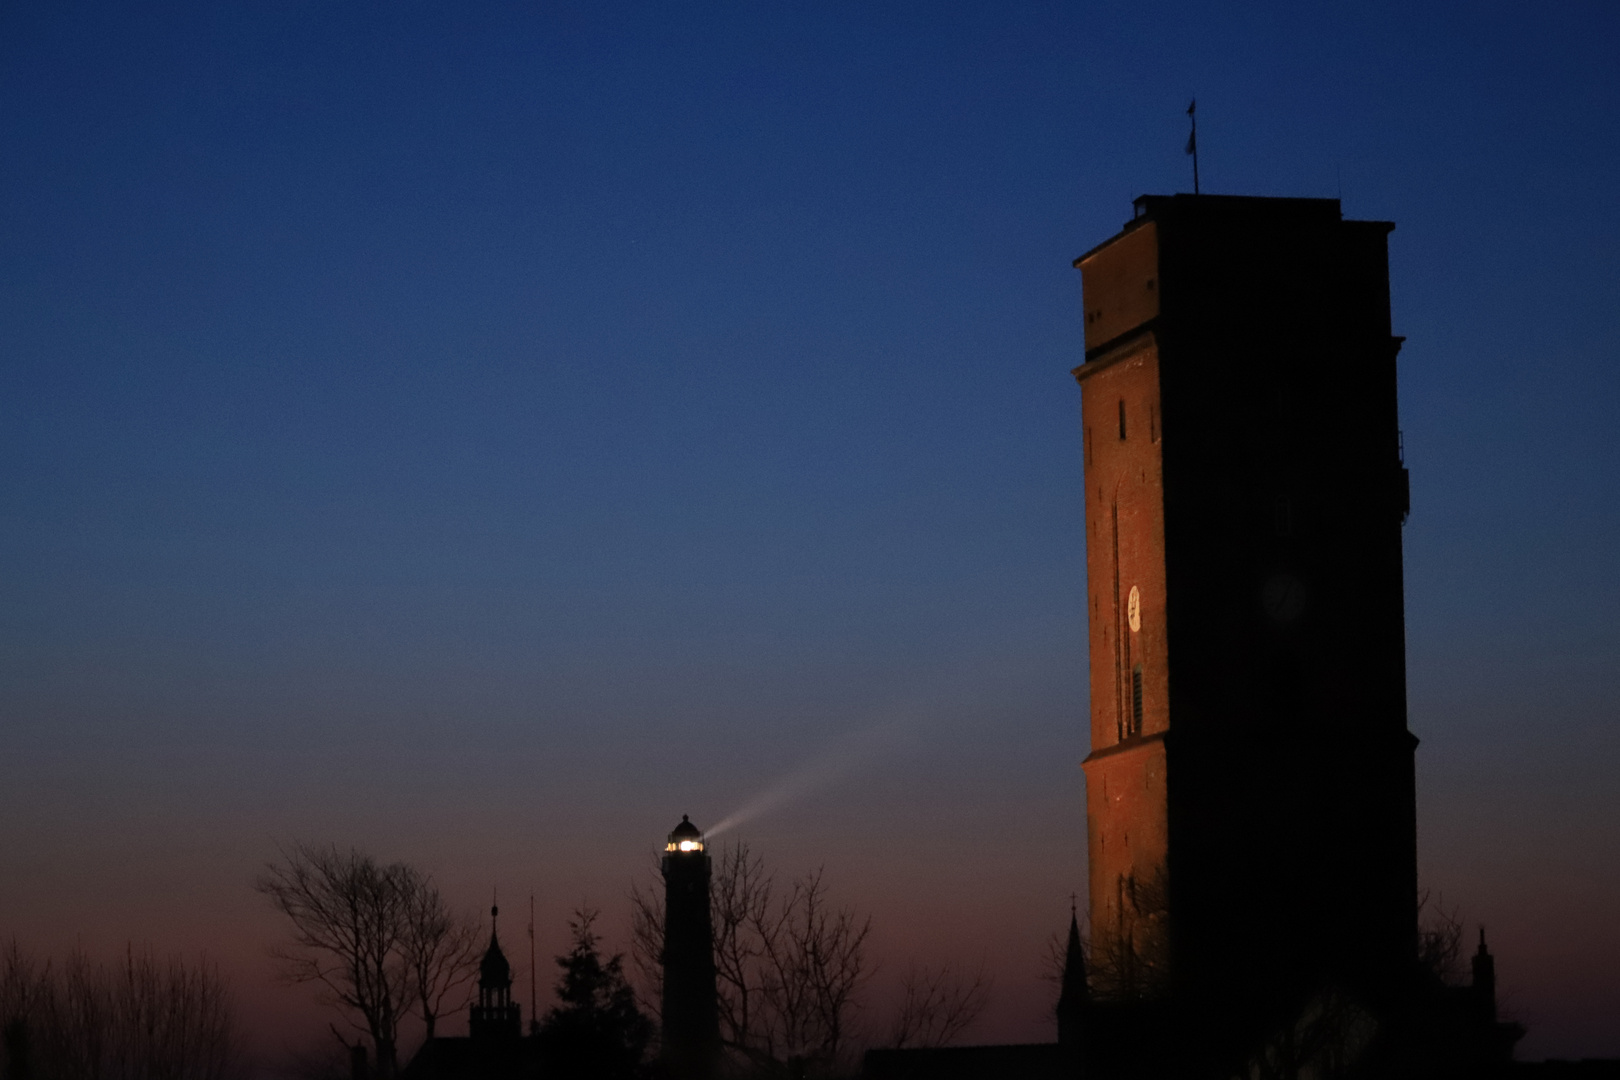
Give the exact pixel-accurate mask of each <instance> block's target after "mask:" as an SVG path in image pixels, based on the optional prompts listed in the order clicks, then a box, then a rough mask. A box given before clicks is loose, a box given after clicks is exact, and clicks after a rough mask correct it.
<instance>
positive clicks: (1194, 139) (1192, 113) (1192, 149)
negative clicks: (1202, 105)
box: [1187, 98, 1198, 195]
mask: <svg viewBox="0 0 1620 1080" xmlns="http://www.w3.org/2000/svg"><path fill="white" fill-rule="evenodd" d="M1187 116H1188V117H1190V118H1191V119H1192V134H1191V135H1189V136H1188V137H1187V153H1189V154H1191V155H1192V159H1193V194H1194V195H1197V194H1198V99H1197V98H1193V99H1192V104H1191V105H1188V106H1187Z"/></svg>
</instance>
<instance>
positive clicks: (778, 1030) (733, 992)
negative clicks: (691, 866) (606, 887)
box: [631, 844, 871, 1071]
mask: <svg viewBox="0 0 1620 1080" xmlns="http://www.w3.org/2000/svg"><path fill="white" fill-rule="evenodd" d="M709 888H710V893H709V895H710V901H709V905H710V918H711V920H712V923H713V932H714V952H715V974H716V983H717V989H718V993H719V1013H720V1036H721V1041H722V1042H723V1043H724V1044H725V1045H726V1046H727V1047H728V1048H729V1049H730V1050H731V1051H732V1052H733V1053H735V1054H736V1055H738V1056H739V1057H741V1058H742V1059H743V1061H745V1062H746V1063H748V1064H749V1065H751V1066H753V1067H754V1068H755V1069H756V1070H764V1071H779V1070H780V1069H782V1068H785V1067H786V1065H787V1063H788V1062H789V1061H790V1060H791V1059H800V1060H801V1061H803V1060H813V1061H819V1062H822V1063H824V1064H831V1063H832V1062H834V1061H836V1060H837V1058H838V1056H839V1054H840V1052H841V1051H843V1050H844V1049H846V1047H847V1043H848V1041H849V1035H850V1027H851V1024H852V1022H853V1020H854V1016H855V1013H856V1011H857V1007H858V999H859V994H860V991H861V989H862V988H863V987H864V985H865V983H866V981H867V979H868V976H869V975H870V964H869V963H868V961H867V956H866V939H867V936H868V934H869V933H870V930H871V922H870V920H869V919H867V918H864V917H862V916H860V915H858V914H857V913H856V912H855V911H854V910H853V909H852V908H849V907H844V906H838V905H835V904H834V903H833V902H832V901H831V900H830V898H829V896H828V891H827V887H826V885H825V883H824V882H823V880H822V875H821V871H819V870H817V871H815V872H814V873H812V874H810V875H808V876H806V877H804V878H802V879H800V880H798V881H796V882H794V883H792V885H790V886H789V887H788V888H786V889H780V888H778V887H777V884H776V880H775V877H774V875H773V874H772V873H771V872H770V871H769V870H767V869H766V867H765V865H764V862H763V860H762V859H760V858H759V857H757V856H755V855H753V854H752V853H751V852H750V851H749V849H748V847H747V845H745V844H737V845H733V846H730V847H728V848H726V849H724V850H722V851H721V852H720V853H719V854H718V856H717V857H716V859H715V865H714V872H713V874H712V875H711V877H710V886H709ZM631 907H632V955H633V957H634V960H635V963H636V966H637V968H638V970H639V972H640V974H641V976H642V979H643V983H644V985H645V986H650V987H651V988H652V990H653V991H654V992H653V993H652V994H650V995H649V997H650V998H651V999H652V1000H657V999H658V998H659V996H660V995H659V994H658V992H657V991H658V989H659V986H660V982H659V980H660V979H661V978H662V962H663V948H664V922H663V906H662V903H661V898H660V896H659V894H658V892H657V890H656V889H647V890H643V889H641V888H640V887H637V888H635V889H634V890H632V893H631Z"/></svg>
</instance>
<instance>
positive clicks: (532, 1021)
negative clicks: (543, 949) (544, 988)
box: [529, 893, 540, 1032]
mask: <svg viewBox="0 0 1620 1080" xmlns="http://www.w3.org/2000/svg"><path fill="white" fill-rule="evenodd" d="M537 1000H538V999H537V998H536V997H535V993H534V893H530V894H529V1030H530V1031H531V1032H532V1031H534V1030H535V1029H536V1028H537V1027H539V1025H540V1018H539V1017H538V1016H536V1015H535V1014H534V1010H535V1002H536V1001H537Z"/></svg>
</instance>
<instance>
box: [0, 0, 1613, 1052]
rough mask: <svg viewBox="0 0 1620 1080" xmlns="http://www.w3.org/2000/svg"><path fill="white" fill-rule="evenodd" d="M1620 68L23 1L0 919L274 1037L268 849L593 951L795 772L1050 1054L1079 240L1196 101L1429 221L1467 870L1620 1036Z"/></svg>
mask: <svg viewBox="0 0 1620 1080" xmlns="http://www.w3.org/2000/svg"><path fill="white" fill-rule="evenodd" d="M1216 8H1221V9H1223V10H1225V11H1226V13H1223V14H1216V13H1214V10H1215V9H1216ZM1617 55H1620V9H1617V8H1616V7H1615V6H1614V5H1613V4H1609V3H1588V4H1580V3H1553V4H1541V5H1527V4H1457V5H1439V4H1412V3H1399V4H1340V5H1297V4H1284V3H1275V4H1256V5H1245V6H1243V7H1242V8H1241V9H1234V8H1229V6H1227V5H1210V4H1193V3H1181V4H1175V3H1169V4H1160V5H1144V4H1121V3H1092V4H1078V3H1073V4H1063V3H1025V4H1016V3H998V4H981V5H959V4H943V3H937V2H935V3H927V4H910V5H906V4H887V3H884V4H853V3H850V4H842V3H789V2H781V3H777V2H769V3H764V2H759V3H746V4H744V3H729V2H714V3H689V4H677V3H657V4H601V3H595V4H583V3H580V4H561V3H557V4H553V3H512V4H497V3H488V4H484V3H428V2H410V0H397V2H392V3H375V4H373V3H357V2H347V0H321V2H305V3H295V2H281V3H275V4H270V3H257V4H249V3H207V4H203V3H195V4H188V3H161V4H160V3H154V4H139V5H132V4H115V3H75V2H71V0H63V2H58V3H50V4H35V5H21V4H9V5H6V6H5V8H4V10H3V11H0V935H4V934H10V933H15V934H17V935H18V936H19V937H20V938H21V939H22V940H24V941H25V942H28V943H31V944H32V945H34V946H35V947H36V948H37V949H39V950H56V951H61V950H63V949H66V948H68V947H71V945H72V944H73V943H74V942H75V941H80V942H83V943H84V944H85V945H86V947H88V948H91V949H92V950H110V949H113V948H118V947H122V944H123V942H124V941H126V940H129V939H133V940H135V941H136V942H150V943H151V944H152V945H153V946H154V947H157V948H160V949H176V950H188V951H196V950H201V949H206V950H208V951H209V952H211V953H212V954H213V955H215V956H217V957H220V958H221V960H222V961H223V963H224V964H225V965H226V966H227V967H228V968H229V969H230V971H231V972H232V973H233V977H234V978H235V981H236V985H237V987H238V990H239V993H240V995H241V996H242V998H243V1000H244V1002H245V1003H246V1004H247V1005H249V1006H250V1009H251V1012H252V1023H253V1025H254V1028H255V1030H256V1031H257V1032H258V1033H259V1035H260V1038H261V1040H262V1042H263V1044H264V1045H265V1046H266V1047H268V1048H270V1049H272V1050H273V1049H275V1048H278V1047H280V1046H282V1045H291V1044H293V1043H296V1042H297V1041H298V1040H299V1039H300V1038H302V1037H304V1036H303V1035H302V1034H301V1033H303V1032H305V1031H306V1030H313V1029H317V1028H319V1027H320V1025H321V1024H322V1023H324V1018H321V1019H319V1020H317V1019H316V1017H317V1014H315V1013H314V1012H313V1011H311V1009H310V1008H309V1007H308V1006H307V1005H306V1004H305V1002H306V1000H307V995H306V994H305V993H304V992H303V991H301V990H293V989H287V988H283V987H278V986H276V985H274V984H273V983H272V982H271V980H270V968H269V962H268V961H267V959H266V958H265V955H264V950H265V947H266V945H267V944H268V943H269V942H270V941H272V940H273V939H274V938H275V937H276V935H277V933H278V932H279V927H278V926H277V925H276V923H275V922H274V921H273V919H272V918H271V915H270V913H269V912H268V911H267V910H266V909H265V908H264V905H263V903H262V901H261V900H260V898H258V897H257V896H255V895H254V894H253V893H252V892H251V891H250V889H249V883H250V881H251V879H252V877H253V875H254V873H255V870H256V868H257V867H258V866H259V865H260V864H262V862H263V861H264V860H265V859H266V858H268V857H270V856H271V855H273V854H274V851H275V845H276V844H277V842H278V841H285V840H287V839H289V838H294V837H298V838H307V839H313V840H332V841H337V842H339V843H342V844H350V843H354V844H359V845H362V846H365V847H368V848H370V849H371V850H373V851H375V852H377V853H378V854H380V855H383V856H387V857H401V858H407V859H410V860H412V861H415V862H417V863H418V864H419V865H421V866H423V867H424V868H426V869H429V870H431V871H433V872H434V873H435V874H436V875H438V877H439V878H440V880H441V881H442V882H443V883H444V884H445V886H446V887H447V888H448V889H449V891H450V892H451V893H452V894H453V895H454V896H455V897H456V899H457V900H458V901H459V902H461V903H463V904H465V905H467V906H469V907H472V906H477V905H481V904H485V903H487V898H488V895H489V890H490V888H491V887H492V886H498V887H499V888H500V890H501V895H502V898H503V899H505V900H507V902H508V904H509V908H510V909H513V910H514V912H515V909H516V908H518V907H521V906H522V899H521V898H522V897H524V896H526V895H527V893H528V892H529V891H530V890H531V889H533V890H534V891H535V892H536V893H537V895H538V901H537V902H538V904H539V907H540V909H541V917H540V934H541V949H542V951H543V952H545V951H556V950H557V948H558V947H559V946H560V945H561V935H562V932H563V928H562V919H563V915H564V912H565V911H566V910H567V909H568V908H569V907H570V906H571V905H574V904H577V903H579V902H580V901H581V900H589V901H592V902H594V903H597V904H599V905H601V906H603V907H604V908H605V909H606V910H607V913H608V920H609V923H610V925H612V926H614V927H617V926H619V925H621V924H622V921H623V918H624V913H625V907H626V905H625V902H624V893H625V891H626V889H627V887H628V885H629V882H630V881H631V880H632V879H634V878H636V877H637V876H642V877H645V876H646V874H647V872H648V869H649V867H650V865H651V858H652V853H653V851H654V850H655V848H656V847H657V845H658V844H659V843H661V841H662V837H663V834H664V833H665V832H667V831H668V829H669V828H670V827H671V826H673V825H674V823H675V822H676V821H677V820H678V819H679V816H680V814H681V813H683V812H688V813H690V814H692V816H693V817H694V819H695V820H697V821H698V822H699V824H712V823H715V822H717V821H719V820H720V819H722V818H724V817H725V816H727V815H728V814H731V813H732V812H733V811H735V810H737V809H738V808H739V807H741V806H744V805H745V804H747V803H749V802H750V800H752V799H754V798H755V797H756V796H759V795H761V794H762V793H765V792H767V791H768V790H770V789H771V788H772V787H773V786H774V785H776V784H777V783H778V782H779V781H781V780H783V778H787V777H792V776H793V775H794V774H795V773H798V777H797V779H796V780H795V781H794V783H793V784H790V787H791V788H792V789H793V790H792V792H791V794H793V796H794V797H793V798H791V799H789V800H787V801H784V802H781V803H780V804H778V805H776V806H775V807H774V808H772V809H769V810H768V812H765V813H763V814H760V815H758V816H756V817H754V818H752V819H751V820H749V821H746V822H744V823H742V824H740V825H739V826H737V828H736V829H735V831H734V833H733V834H732V835H735V836H738V837H743V838H746V839H748V840H749V841H751V842H752V843H753V845H754V846H755V848H756V849H757V850H759V851H761V852H764V853H765V854H767V855H768V856H769V857H770V858H771V859H772V861H773V862H775V863H776V864H778V865H779V866H781V867H782V868H783V869H785V870H790V871H792V870H800V869H804V868H807V867H810V866H813V865H815V864H817V863H825V865H826V874H827V878H828V880H829V881H830V882H831V883H832V885H833V887H834V889H835V891H836V892H838V893H839V894H840V895H842V896H843V897H845V898H846V899H848V900H850V901H853V902H855V903H858V904H859V905H861V906H862V907H864V908H865V909H867V910H869V911H870V912H871V913H872V914H873V916H874V920H875V923H876V926H877V937H878V943H879V948H880V951H881V953H882V955H883V957H884V963H885V968H884V971H885V976H884V977H887V978H892V977H893V975H894V974H895V973H897V972H898V971H899V970H902V969H903V968H904V966H905V964H906V962H907V960H908V958H915V959H918V960H926V961H935V962H937V961H939V960H942V959H947V958H955V959H958V960H961V961H965V962H969V963H972V962H977V961H978V960H980V959H984V960H986V961H987V962H988V964H989V966H990V967H991V968H992V969H993V970H994V972H995V974H996V980H997V983H996V994H997V996H996V1001H995V1006H994V1008H993V1009H992V1011H991V1014H990V1015H989V1016H988V1017H987V1018H986V1020H985V1021H984V1022H983V1023H982V1024H981V1027H980V1029H979V1030H978V1031H977V1032H976V1033H975V1034H976V1035H977V1036H979V1037H980V1038H985V1039H1029V1038H1041V1037H1048V1036H1049V1033H1050V1030H1051V1029H1050V1027H1049V1026H1048V1025H1047V1024H1046V1023H1045V1022H1044V1021H1043V1019H1042V1017H1041V1010H1042V1008H1043V1006H1044V1004H1045V1001H1046V997H1047V995H1048V993H1049V989H1048V988H1047V987H1046V986H1045V985H1043V984H1042V983H1040V981H1039V980H1038V978H1037V973H1038V969H1039V967H1040V959H1041V954H1042V951H1043V948H1044V941H1045V939H1046V937H1047V935H1048V934H1050V933H1051V932H1052V931H1053V930H1056V929H1059V928H1060V927H1061V926H1062V925H1063V924H1064V922H1065V920H1066V918H1067V914H1068V897H1069V894H1070V892H1071V890H1081V889H1083V885H1082V882H1083V876H1084V875H1083V867H1084V860H1085V851H1084V834H1083V810H1082V807H1083V795H1082V781H1081V776H1080V771H1079V769H1078V762H1079V760H1080V758H1081V757H1083V756H1084V754H1085V752H1086V747H1085V745H1084V739H1085V734H1084V731H1085V727H1084V715H1085V710H1086V694H1087V690H1086V680H1085V669H1084V664H1083V656H1084V650H1085V647H1086V641H1085V624H1084V620H1083V617H1082V613H1083V600H1082V596H1083V590H1084V551H1083V546H1082V545H1083V535H1084V533H1083V519H1082V503H1081V499H1080V484H1079V477H1080V469H1081V462H1080V450H1079V443H1080V440H1079V424H1078V419H1077V410H1078V401H1079V391H1078V388H1077V387H1076V386H1075V384H1074V382H1073V380H1072V379H1071V378H1070V377H1069V374H1068V372H1069V369H1070V368H1071V367H1073V366H1074V365H1075V364H1077V363H1078V362H1079V360H1080V353H1081V330H1082V326H1081V319H1080V303H1079V275H1078V274H1077V273H1076V272H1075V271H1074V270H1073V269H1072V268H1071V267H1070V265H1069V263H1070V260H1071V259H1072V258H1073V257H1074V256H1075V255H1077V254H1079V253H1080V252H1081V251H1083V250H1085V249H1086V248H1088V247H1090V246H1092V245H1093V244H1095V243H1097V242H1099V241H1101V240H1102V239H1104V238H1106V237H1107V236H1109V235H1112V234H1113V233H1114V232H1116V231H1117V230H1118V229H1119V227H1120V225H1121V224H1122V223H1123V222H1124V221H1125V220H1126V219H1127V217H1128V216H1129V214H1130V200H1131V199H1132V198H1133V197H1134V196H1136V195H1138V194H1141V193H1143V192H1170V191H1175V190H1185V189H1187V188H1189V187H1190V183H1191V176H1190V168H1189V162H1188V159H1187V158H1186V157H1185V156H1183V154H1182V145H1183V142H1184V141H1185V138H1186V117H1185V116H1184V110H1185V109H1186V106H1187V101H1188V99H1189V98H1190V97H1192V96H1193V95H1194V94H1196V95H1197V97H1198V100H1199V114H1198V115H1199V120H1200V132H1199V135H1200V147H1201V151H1202V157H1201V164H1202V175H1203V181H1204V185H1205V190H1206V191H1212V192H1220V193H1239V194H1264V195H1304V196H1334V195H1337V194H1341V193H1342V197H1343V200H1344V207H1345V212H1346V214H1347V215H1348V216H1352V217H1362V218H1377V219H1392V220H1394V221H1395V222H1397V223H1398V229H1397V231H1396V232H1395V233H1394V234H1393V235H1392V237H1391V277H1392V288H1393V295H1394V317H1395V328H1396V332H1397V333H1400V334H1404V335H1406V336H1407V337H1408V341H1407V345H1406V348H1405V350H1404V352H1403V353H1402V360H1401V373H1402V374H1401V394H1402V402H1401V405H1402V423H1403V427H1404V429H1405V445H1406V456H1407V462H1408V464H1409V465H1410V467H1411V469H1412V486H1413V496H1412V502H1413V512H1412V517H1411V520H1410V523H1409V524H1408V526H1407V528H1406V533H1405V539H1406V545H1407V546H1406V568H1407V617H1408V656H1409V664H1410V686H1411V695H1410V704H1411V726H1412V728H1413V730H1414V731H1415V732H1416V733H1417V734H1418V735H1419V736H1420V737H1421V738H1422V740H1423V743H1422V746H1421V748H1420V749H1419V752H1418V763H1419V765H1418V768H1419V783H1420V795H1419V798H1420V806H1419V816H1420V827H1421V835H1420V858H1421V868H1422V874H1423V878H1424V880H1425V882H1426V883H1427V884H1428V886H1429V887H1431V888H1432V889H1434V890H1437V891H1438V892H1440V893H1441V894H1442V895H1443V897H1444V900H1445V902H1446V904H1447V905H1456V906H1458V907H1460V909H1461V911H1462V914H1463V916H1464V918H1465V919H1467V920H1468V922H1469V924H1470V926H1472V924H1473V923H1475V922H1480V921H1483V922H1484V923H1486V924H1487V925H1488V926H1489V927H1490V931H1491V935H1492V943H1493V947H1494V949H1495V951H1496V952H1497V954H1498V956H1499V961H1498V963H1499V970H1500V973H1501V979H1502V983H1503V987H1504V991H1505V995H1506V1007H1507V1009H1508V1011H1510V1012H1511V1013H1512V1014H1513V1015H1515V1016H1517V1017H1519V1018H1522V1019H1524V1020H1525V1021H1527V1022H1528V1023H1529V1024H1530V1028H1531V1034H1530V1036H1529V1038H1528V1039H1527V1040H1526V1042H1525V1043H1524V1044H1523V1051H1524V1053H1525V1055H1526V1056H1529V1057H1541V1056H1546V1055H1549V1054H1551V1055H1561V1056H1568V1055H1581V1054H1607V1055H1617V1056H1620V918H1617V917H1616V916H1617V915H1620V779H1617V777H1620V725H1617V723H1616V720H1617V711H1620V706H1617V704H1616V702H1617V701H1620V619H1617V618H1616V615H1617V612H1620V568H1617V561H1620V560H1617V559H1616V555H1617V553H1620V498H1617V496H1620V438H1617V421H1620V199H1616V197H1615V195H1616V190H1617V185H1620V64H1617V63H1616V60H1615V57H1616V56H1617ZM522 923H523V919H522V917H521V916H519V917H518V918H515V919H512V920H511V921H510V923H503V925H506V926H507V937H508V940H509V941H511V942H512V943H513V944H514V945H516V944H517V943H518V942H519V941H520V940H521V937H522ZM514 951H515V952H520V951H522V949H521V946H520V945H519V946H518V948H515V949H514ZM525 965H526V957H524V958H522V962H521V963H520V964H519V967H520V968H523V967H524V966H525ZM519 978H520V980H523V979H524V978H525V976H523V975H522V974H520V976H519ZM523 985H525V986H526V984H523ZM524 997H525V1000H526V992H525V994H524ZM317 1034H318V1031H317Z"/></svg>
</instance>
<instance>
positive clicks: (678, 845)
mask: <svg viewBox="0 0 1620 1080" xmlns="http://www.w3.org/2000/svg"><path fill="white" fill-rule="evenodd" d="M702 850H703V834H702V833H700V832H698V827H697V826H696V825H694V824H692V820H691V819H690V818H688V817H687V816H686V815H685V814H682V815H681V823H680V824H679V825H677V826H675V831H674V832H672V833H670V834H669V843H667V844H665V845H664V853H665V854H668V855H673V854H675V853H676V852H680V853H681V854H683V855H689V854H691V853H692V852H694V851H702Z"/></svg>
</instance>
